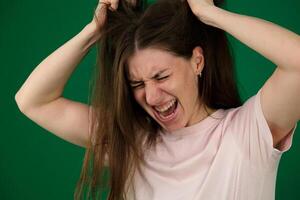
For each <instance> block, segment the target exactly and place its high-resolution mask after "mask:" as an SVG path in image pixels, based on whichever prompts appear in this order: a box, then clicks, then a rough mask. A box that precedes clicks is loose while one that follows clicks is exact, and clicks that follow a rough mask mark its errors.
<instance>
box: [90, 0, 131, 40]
mask: <svg viewBox="0 0 300 200" xmlns="http://www.w3.org/2000/svg"><path fill="white" fill-rule="evenodd" d="M125 1H127V2H129V3H131V4H132V5H135V4H136V0H125ZM118 5H119V0H99V2H98V5H97V7H96V9H95V13H94V16H93V20H92V21H91V22H90V23H89V24H88V25H87V26H88V28H89V29H91V31H92V32H93V37H92V41H91V42H92V43H94V42H96V41H97V40H98V39H99V38H100V37H101V29H102V28H103V26H104V24H105V21H106V17H107V9H109V10H111V11H116V10H117V9H118Z"/></svg>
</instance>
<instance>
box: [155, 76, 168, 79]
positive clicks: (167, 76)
mask: <svg viewBox="0 0 300 200" xmlns="http://www.w3.org/2000/svg"><path fill="white" fill-rule="evenodd" d="M168 77H169V76H164V77H160V78H156V80H163V79H166V78H168Z"/></svg>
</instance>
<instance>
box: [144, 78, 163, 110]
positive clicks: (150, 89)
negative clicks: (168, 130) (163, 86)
mask: <svg viewBox="0 0 300 200" xmlns="http://www.w3.org/2000/svg"><path fill="white" fill-rule="evenodd" d="M145 96H146V102H147V103H148V104H149V105H151V106H153V105H157V104H158V103H159V102H160V98H161V97H162V95H161V90H160V88H159V87H158V86H157V85H156V84H155V83H149V84H146V86H145Z"/></svg>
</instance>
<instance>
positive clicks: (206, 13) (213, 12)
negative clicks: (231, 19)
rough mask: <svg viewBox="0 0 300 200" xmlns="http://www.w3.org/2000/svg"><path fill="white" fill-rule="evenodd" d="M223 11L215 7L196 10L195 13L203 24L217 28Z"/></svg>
mask: <svg viewBox="0 0 300 200" xmlns="http://www.w3.org/2000/svg"><path fill="white" fill-rule="evenodd" d="M222 10H223V9H221V8H219V7H217V6H214V5H213V6H207V7H206V8H205V9H201V10H200V9H198V10H197V11H196V16H197V18H198V19H199V20H200V21H202V22H203V23H205V24H207V25H210V26H213V27H216V28H219V26H218V19H220V14H221V12H222Z"/></svg>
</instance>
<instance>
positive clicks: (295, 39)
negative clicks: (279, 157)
mask: <svg viewBox="0 0 300 200" xmlns="http://www.w3.org/2000/svg"><path fill="white" fill-rule="evenodd" d="M187 2H188V4H189V6H190V7H191V10H192V11H193V13H194V14H195V15H196V16H197V17H198V19H199V20H201V21H202V22H203V23H206V24H208V25H211V26H214V27H217V28H219V29H222V30H224V31H226V32H227V33H229V34H231V35H232V36H233V37H235V38H236V39H238V40H239V41H241V42H242V43H243V44H245V45H246V46H248V47H250V48H252V49H253V50H254V51H256V52H258V53H260V54H261V55H262V56H264V57H265V58H267V59H269V60H270V61H271V62H273V63H274V64H275V65H276V66H277V67H276V69H275V71H274V73H273V74H272V76H270V77H269V78H268V80H267V81H266V82H265V83H264V85H263V86H262V88H261V90H262V91H261V97H260V101H261V108H262V111H263V114H264V117H265V119H266V121H267V123H268V126H269V128H270V131H271V133H272V136H273V147H274V148H278V149H280V142H281V141H282V140H283V139H284V138H285V137H286V136H287V135H288V134H289V133H290V132H291V130H292V129H293V128H294V127H295V125H296V123H297V122H298V121H299V119H300V53H299V52H300V37H299V35H298V34H295V33H293V32H291V31H289V30H287V29H285V28H283V27H280V26H278V25H276V24H273V23H271V22H268V21H266V20H262V19H258V18H255V17H250V16H246V15H240V14H236V13H233V12H229V11H227V10H224V9H222V8H219V7H216V6H215V5H214V4H213V0H187Z"/></svg>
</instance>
